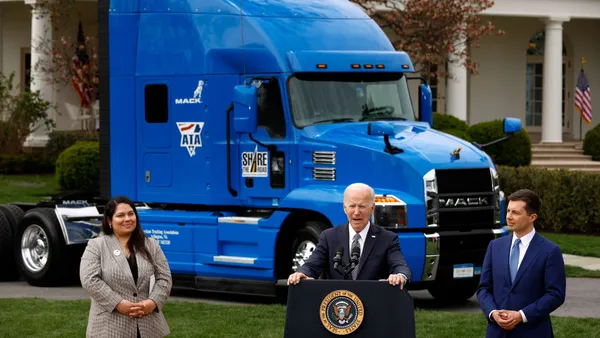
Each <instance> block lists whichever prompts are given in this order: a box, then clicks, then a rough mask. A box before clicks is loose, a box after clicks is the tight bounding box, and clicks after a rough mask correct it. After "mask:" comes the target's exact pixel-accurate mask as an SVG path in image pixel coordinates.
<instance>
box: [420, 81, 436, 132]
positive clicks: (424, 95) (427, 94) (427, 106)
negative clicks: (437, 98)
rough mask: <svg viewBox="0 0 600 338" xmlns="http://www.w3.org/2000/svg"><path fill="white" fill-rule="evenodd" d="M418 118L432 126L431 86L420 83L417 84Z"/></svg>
mask: <svg viewBox="0 0 600 338" xmlns="http://www.w3.org/2000/svg"><path fill="white" fill-rule="evenodd" d="M419 120H420V121H422V122H427V123H429V125H430V126H433V112H432V111H431V88H429V86H428V85H426V84H422V85H420V86H419Z"/></svg>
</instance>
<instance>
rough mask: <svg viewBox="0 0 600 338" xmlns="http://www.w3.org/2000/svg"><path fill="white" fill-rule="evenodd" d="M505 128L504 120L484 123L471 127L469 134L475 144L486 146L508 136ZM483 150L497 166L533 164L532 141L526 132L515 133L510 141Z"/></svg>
mask: <svg viewBox="0 0 600 338" xmlns="http://www.w3.org/2000/svg"><path fill="white" fill-rule="evenodd" d="M503 127H504V126H503V121H502V120H494V121H488V122H482V123H477V124H474V125H472V126H471V127H469V129H468V130H467V134H469V136H471V138H472V139H473V141H474V142H476V143H479V144H485V143H488V142H491V141H494V140H497V139H499V138H502V137H504V136H506V135H505V134H504V130H503ZM483 150H484V151H485V152H486V153H487V154H488V155H489V156H490V157H491V158H492V160H493V161H494V163H495V164H496V165H507V166H511V167H518V166H527V165H529V164H531V139H530V138H529V135H528V134H527V132H526V131H525V130H521V131H519V132H518V133H515V135H514V136H513V137H511V138H510V139H508V140H504V141H502V142H498V143H496V144H493V145H490V146H488V147H485V148H484V149H483Z"/></svg>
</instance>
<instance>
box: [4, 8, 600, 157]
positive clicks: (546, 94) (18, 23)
mask: <svg viewBox="0 0 600 338" xmlns="http://www.w3.org/2000/svg"><path fill="white" fill-rule="evenodd" d="M35 1H36V0H25V1H23V0H19V1H7V0H0V72H2V73H3V74H4V75H6V76H8V75H9V74H10V73H11V72H14V73H15V75H16V77H15V78H16V79H17V81H18V82H19V83H18V84H20V86H21V88H25V87H27V86H31V88H32V89H35V90H40V91H41V93H42V94H43V95H44V97H45V98H46V99H47V100H48V101H51V102H52V103H53V104H54V105H55V107H56V108H57V109H56V110H52V111H49V113H48V114H49V116H51V117H52V118H53V120H54V121H55V123H56V129H57V130H72V129H81V128H82V123H79V122H78V117H77V116H74V115H76V114H74V113H73V109H69V107H71V108H72V107H73V106H74V105H76V106H78V105H79V99H78V96H77V94H76V92H75V90H74V89H73V87H72V86H71V85H66V86H63V87H61V88H57V86H55V85H51V84H47V83H44V82H43V81H36V82H34V83H30V78H31V76H32V75H35V74H34V73H35V69H34V67H32V65H33V64H35V62H36V60H38V59H39V58H42V57H44V56H43V55H41V54H40V53H39V52H36V50H35V48H34V46H35V44H34V43H33V42H32V41H37V40H38V39H39V38H40V37H44V36H45V38H47V39H49V38H54V39H55V40H56V39H59V38H60V37H58V36H53V37H51V36H48V35H47V32H48V28H49V27H50V26H51V22H50V20H49V19H48V17H47V16H44V15H39V14H43V13H37V12H36V10H32V7H31V6H30V5H31V4H35ZM97 13H98V12H97V2H96V1H94V0H91V1H79V2H77V3H76V5H75V8H73V15H71V19H72V20H71V22H70V23H69V25H68V26H69V27H71V28H70V29H69V31H68V32H64V34H65V35H70V36H72V37H76V35H77V23H78V19H80V20H81V22H82V25H83V30H84V33H85V35H91V36H95V35H96V34H97V29H98V28H97ZM482 15H483V16H484V18H483V19H484V20H488V19H489V20H491V21H492V22H493V23H494V24H495V26H496V27H497V28H498V29H501V30H503V31H505V32H506V35H504V36H502V37H495V36H494V37H485V38H483V39H482V41H481V43H480V45H481V46H480V47H479V48H476V49H472V50H471V51H470V54H471V56H472V57H473V59H475V60H478V61H479V64H480V71H479V74H478V75H471V74H467V72H466V70H465V69H464V68H463V67H460V66H456V65H450V66H449V69H448V71H449V72H450V73H452V74H453V76H454V77H453V78H451V79H446V80H440V81H439V82H435V83H432V84H431V85H432V89H433V90H434V95H435V97H434V111H436V112H439V113H445V114H450V115H453V116H456V117H459V118H461V119H463V120H465V121H467V122H468V123H469V124H474V123H478V122H483V121H489V120H493V119H500V118H503V117H518V118H520V119H521V120H522V121H523V126H524V127H525V129H526V130H527V131H528V132H529V134H530V136H531V138H532V141H534V142H536V143H537V142H545V143H560V142H564V141H570V140H579V139H580V137H581V136H582V135H585V133H586V132H587V131H588V130H589V129H591V128H592V127H593V126H595V125H597V124H598V123H599V121H600V94H598V95H599V96H598V99H597V100H594V97H595V95H594V93H595V92H596V91H595V90H596V86H599V87H598V92H599V93H600V35H598V34H596V32H599V31H600V0H495V4H494V6H493V7H492V8H490V9H489V10H487V11H486V12H485V13H483V14H482ZM582 58H585V59H586V63H585V73H586V76H587V79H588V81H589V84H590V87H591V90H592V102H598V105H597V106H598V108H596V109H594V108H592V111H593V112H594V114H593V115H594V117H593V122H592V124H590V125H588V124H586V123H580V115H579V112H578V111H577V110H576V109H575V107H574V97H575V89H576V85H577V77H578V74H579V71H580V68H581V59H582ZM580 126H581V128H580ZM47 133H48V132H47V131H45V130H43V129H42V128H40V129H37V130H35V131H34V132H33V133H32V135H31V137H30V138H29V139H28V141H27V143H28V145H30V146H42V145H43V144H45V142H46V141H47V138H48V137H47Z"/></svg>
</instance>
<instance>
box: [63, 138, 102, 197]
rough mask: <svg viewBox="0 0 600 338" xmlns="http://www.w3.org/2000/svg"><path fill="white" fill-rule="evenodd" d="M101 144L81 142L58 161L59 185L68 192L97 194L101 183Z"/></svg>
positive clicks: (70, 148)
mask: <svg viewBox="0 0 600 338" xmlns="http://www.w3.org/2000/svg"><path fill="white" fill-rule="evenodd" d="M99 165H100V144H99V143H98V142H90V141H79V142H77V143H75V144H74V145H72V146H71V147H69V148H67V149H66V150H65V151H64V152H62V153H61V154H60V156H58V159H57V160H56V177H57V179H58V184H59V185H60V186H61V187H62V188H64V189H68V190H74V191H78V192H84V193H97V192H98V191H99V188H100V186H99V181H100V166H99Z"/></svg>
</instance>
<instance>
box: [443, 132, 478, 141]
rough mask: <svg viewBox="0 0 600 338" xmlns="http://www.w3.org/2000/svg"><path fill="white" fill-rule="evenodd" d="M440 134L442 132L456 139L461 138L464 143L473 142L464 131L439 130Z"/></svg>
mask: <svg viewBox="0 0 600 338" xmlns="http://www.w3.org/2000/svg"><path fill="white" fill-rule="evenodd" d="M440 131H441V132H444V133H446V134H450V135H454V136H456V137H458V138H461V139H463V140H465V141H468V142H471V141H473V139H472V138H471V136H469V134H467V132H466V131H464V130H458V129H443V130H440Z"/></svg>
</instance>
